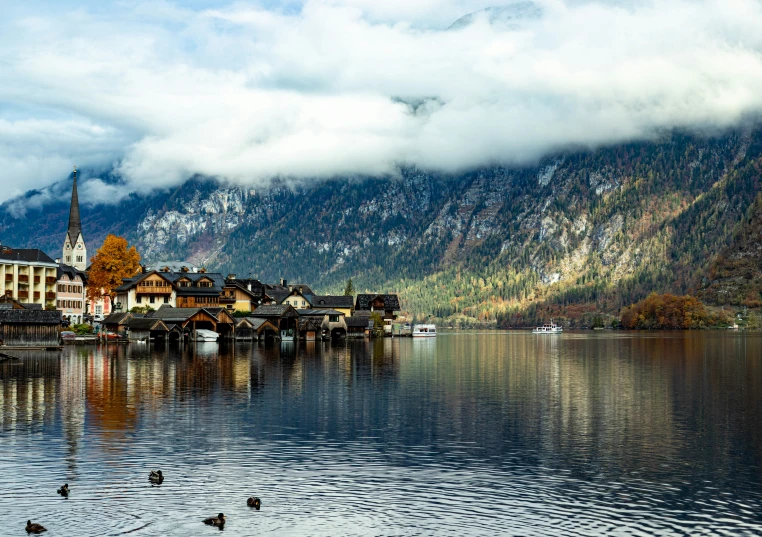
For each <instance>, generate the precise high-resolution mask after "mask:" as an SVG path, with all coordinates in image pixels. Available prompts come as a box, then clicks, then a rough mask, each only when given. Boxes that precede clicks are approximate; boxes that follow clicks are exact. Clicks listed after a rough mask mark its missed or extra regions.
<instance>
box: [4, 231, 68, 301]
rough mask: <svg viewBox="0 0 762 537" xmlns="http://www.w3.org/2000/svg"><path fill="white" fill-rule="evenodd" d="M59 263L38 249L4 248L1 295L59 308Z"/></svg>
mask: <svg viewBox="0 0 762 537" xmlns="http://www.w3.org/2000/svg"><path fill="white" fill-rule="evenodd" d="M57 274H58V264H57V263H56V262H55V261H54V260H53V259H51V258H50V257H48V256H47V255H46V254H45V252H43V251H42V250H38V249H17V248H9V247H7V246H2V247H0V294H2V295H3V296H7V297H9V298H12V299H14V300H17V301H18V302H20V303H22V304H37V305H39V306H40V307H41V308H50V309H55V307H56V281H57V280H58V277H57Z"/></svg>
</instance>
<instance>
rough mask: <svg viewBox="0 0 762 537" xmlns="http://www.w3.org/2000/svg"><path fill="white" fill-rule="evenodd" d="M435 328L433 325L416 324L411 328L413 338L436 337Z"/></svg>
mask: <svg viewBox="0 0 762 537" xmlns="http://www.w3.org/2000/svg"><path fill="white" fill-rule="evenodd" d="M436 336H437V326H436V325H435V324H416V325H414V326H413V337H436Z"/></svg>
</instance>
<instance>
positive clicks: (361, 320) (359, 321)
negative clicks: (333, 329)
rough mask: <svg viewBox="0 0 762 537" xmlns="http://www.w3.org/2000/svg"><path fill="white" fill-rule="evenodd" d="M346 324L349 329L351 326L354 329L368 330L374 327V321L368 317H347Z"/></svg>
mask: <svg viewBox="0 0 762 537" xmlns="http://www.w3.org/2000/svg"><path fill="white" fill-rule="evenodd" d="M346 322H347V328H349V327H350V326H351V327H354V328H367V327H368V326H372V325H373V321H372V320H371V318H370V316H368V315H359V316H358V315H355V316H353V317H347V318H346Z"/></svg>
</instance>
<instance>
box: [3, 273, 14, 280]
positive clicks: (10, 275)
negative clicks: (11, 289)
mask: <svg viewBox="0 0 762 537" xmlns="http://www.w3.org/2000/svg"><path fill="white" fill-rule="evenodd" d="M5 281H6V282H12V281H13V274H6V275H5Z"/></svg>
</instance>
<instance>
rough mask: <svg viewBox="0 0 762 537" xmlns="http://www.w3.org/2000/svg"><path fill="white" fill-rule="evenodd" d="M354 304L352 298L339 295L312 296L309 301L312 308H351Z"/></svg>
mask: <svg viewBox="0 0 762 537" xmlns="http://www.w3.org/2000/svg"><path fill="white" fill-rule="evenodd" d="M354 303H355V299H354V298H353V297H351V296H341V295H313V297H312V301H311V304H312V307H313V308H317V307H325V308H351V307H352V306H354Z"/></svg>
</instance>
